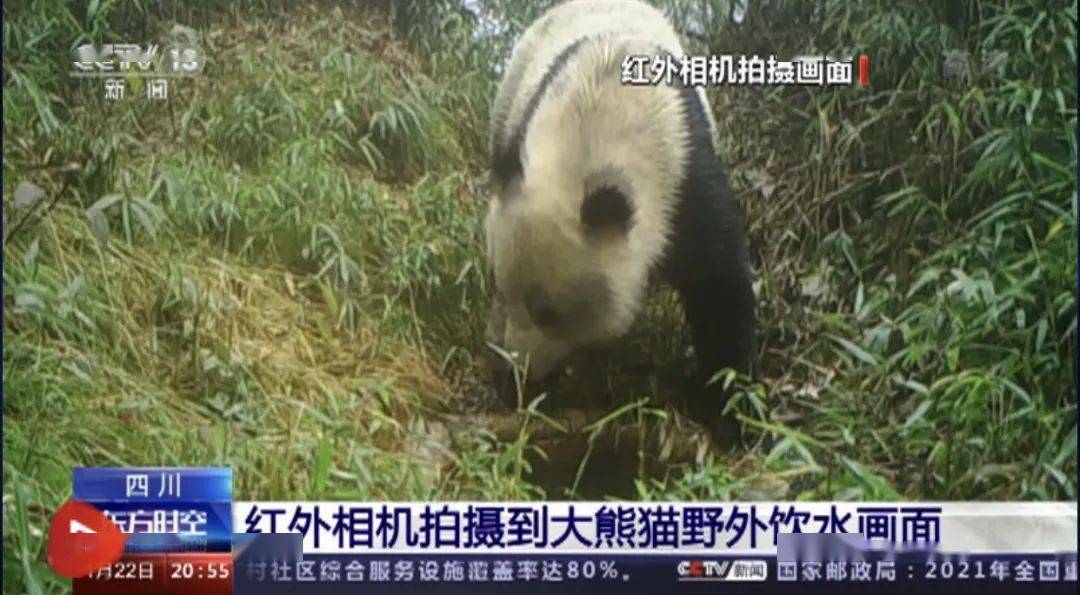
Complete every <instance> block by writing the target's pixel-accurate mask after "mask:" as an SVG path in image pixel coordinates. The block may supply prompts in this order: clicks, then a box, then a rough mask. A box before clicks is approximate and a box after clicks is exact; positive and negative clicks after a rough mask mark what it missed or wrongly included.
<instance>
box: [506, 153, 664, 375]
mask: <svg viewBox="0 0 1080 595" xmlns="http://www.w3.org/2000/svg"><path fill="white" fill-rule="evenodd" d="M562 157H564V159H560V160H559V161H560V163H561V166H559V167H546V165H545V160H544V159H535V160H534V161H533V165H532V167H530V169H529V170H528V171H527V172H526V175H513V176H511V177H510V178H509V181H508V182H506V183H504V184H502V185H501V187H500V189H499V191H498V195H497V196H496V197H495V199H494V200H492V201H491V203H490V205H489V210H488V216H487V224H486V228H487V249H488V250H487V253H488V264H489V266H490V269H491V271H492V273H493V276H494V280H495V288H496V296H495V304H494V307H493V308H492V312H491V316H490V319H489V323H488V340H490V341H492V342H494V343H496V344H497V345H500V346H501V347H502V348H504V349H505V350H506V351H507V352H509V353H510V354H512V355H513V356H515V357H516V358H517V359H518V363H520V364H525V362H526V361H527V369H528V375H529V378H530V379H531V380H535V379H541V378H543V377H545V376H548V375H549V374H550V372H552V370H554V369H555V367H556V366H557V365H558V364H559V363H560V362H561V361H562V360H563V359H564V358H565V357H566V356H567V355H569V354H570V353H571V352H572V351H574V349H575V348H577V347H580V346H583V345H588V344H594V343H600V342H604V341H607V340H611V339H614V338H617V337H618V336H620V335H622V334H623V333H624V332H625V331H626V329H627V328H628V327H629V326H630V324H631V323H632V322H633V319H634V316H635V314H636V311H637V309H638V304H639V303H640V301H641V296H642V294H643V290H644V286H645V284H646V281H647V278H648V273H649V268H650V264H651V263H650V262H648V261H647V260H646V259H642V258H641V257H640V255H637V254H636V253H635V250H634V246H633V244H632V242H631V241H630V238H631V234H632V231H633V230H634V227H635V225H636V224H637V218H638V215H639V214H638V213H637V212H636V211H635V208H634V201H633V187H632V186H631V184H630V180H629V177H628V176H627V175H626V174H625V172H624V171H621V170H619V169H616V168H614V167H597V168H595V169H593V170H592V171H586V170H583V169H581V168H575V167H572V166H571V167H567V166H568V165H569V164H570V163H571V162H572V160H571V161H567V160H565V157H566V155H563V156H562Z"/></svg>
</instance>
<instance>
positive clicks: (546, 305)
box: [524, 284, 559, 327]
mask: <svg viewBox="0 0 1080 595" xmlns="http://www.w3.org/2000/svg"><path fill="white" fill-rule="evenodd" d="M524 301H525V310H526V311H527V312H528V313H529V318H531V319H532V321H533V324H535V325H536V326H539V327H552V326H555V325H556V324H558V323H559V311H558V309H556V308H555V300H553V299H551V294H549V293H548V292H547V290H545V289H544V288H543V287H541V286H539V285H535V284H534V285H531V286H529V288H528V289H527V290H526V291H525V300H524Z"/></svg>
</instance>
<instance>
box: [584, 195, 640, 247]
mask: <svg viewBox="0 0 1080 595" xmlns="http://www.w3.org/2000/svg"><path fill="white" fill-rule="evenodd" d="M633 218H634V206H633V205H632V204H631V203H630V199H629V197H627V196H626V194H624V193H623V192H622V191H621V190H619V189H618V188H616V187H615V186H613V185H609V184H605V185H603V186H599V187H597V188H594V189H592V190H590V191H589V192H588V194H586V195H585V201H584V202H582V203H581V222H582V223H583V224H584V225H585V229H586V230H588V232H589V234H590V235H595V234H608V233H615V234H624V233H626V232H627V231H630V227H631V225H632V224H633Z"/></svg>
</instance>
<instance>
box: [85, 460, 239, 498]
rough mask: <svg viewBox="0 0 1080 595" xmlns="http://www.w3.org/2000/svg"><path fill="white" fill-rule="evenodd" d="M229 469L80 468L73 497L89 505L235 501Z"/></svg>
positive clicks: (230, 470)
mask: <svg viewBox="0 0 1080 595" xmlns="http://www.w3.org/2000/svg"><path fill="white" fill-rule="evenodd" d="M232 496H233V494H232V469H229V468H225V467H199V468H188V467H143V468H138V467H76V468H75V469H73V470H72V497H73V498H74V499H76V500H83V501H86V502H148V501H149V502H232Z"/></svg>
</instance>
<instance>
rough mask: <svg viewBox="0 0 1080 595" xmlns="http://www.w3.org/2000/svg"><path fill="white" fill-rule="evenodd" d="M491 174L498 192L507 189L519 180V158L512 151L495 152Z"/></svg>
mask: <svg viewBox="0 0 1080 595" xmlns="http://www.w3.org/2000/svg"><path fill="white" fill-rule="evenodd" d="M491 172H492V174H493V175H494V178H495V179H494V182H495V187H496V188H498V189H500V190H502V189H505V188H507V187H508V186H509V185H510V183H511V182H513V181H514V180H521V177H522V172H523V169H522V167H521V156H520V155H519V154H518V152H517V151H513V150H504V151H499V152H497V153H496V155H495V159H494V160H493V162H492V167H491Z"/></svg>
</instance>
